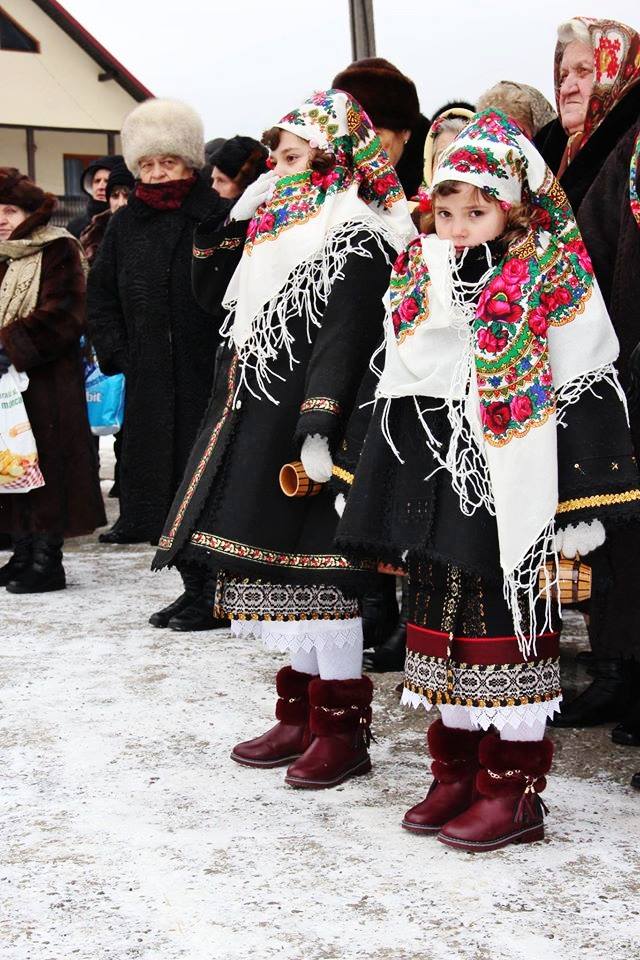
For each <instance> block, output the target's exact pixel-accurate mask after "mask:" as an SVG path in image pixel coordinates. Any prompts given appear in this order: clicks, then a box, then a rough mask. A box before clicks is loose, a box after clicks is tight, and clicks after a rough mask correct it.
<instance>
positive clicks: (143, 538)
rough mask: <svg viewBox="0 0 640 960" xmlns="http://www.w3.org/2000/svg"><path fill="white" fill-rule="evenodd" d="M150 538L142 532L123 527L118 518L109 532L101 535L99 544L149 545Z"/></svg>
mask: <svg viewBox="0 0 640 960" xmlns="http://www.w3.org/2000/svg"><path fill="white" fill-rule="evenodd" d="M150 540H151V537H150V536H149V534H147V533H145V532H144V531H142V530H132V529H130V528H128V527H125V526H124V525H123V524H122V521H121V520H120V518H119V517H118V519H117V520H116V522H115V523H114V525H113V526H112V527H111V529H110V530H107V531H106V532H105V533H101V534H100V535H99V537H98V542H99V543H149V542H150Z"/></svg>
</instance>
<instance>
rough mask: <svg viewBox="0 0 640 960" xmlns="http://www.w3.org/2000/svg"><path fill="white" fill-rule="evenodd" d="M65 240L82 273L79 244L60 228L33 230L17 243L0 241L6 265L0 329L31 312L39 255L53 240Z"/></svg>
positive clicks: (39, 269) (0, 293) (0, 297)
mask: <svg viewBox="0 0 640 960" xmlns="http://www.w3.org/2000/svg"><path fill="white" fill-rule="evenodd" d="M61 237H65V238H66V239H68V240H71V241H72V242H73V243H75V244H76V245H77V247H78V250H79V252H80V256H81V259H82V263H83V267H84V269H85V273H86V259H85V257H84V253H83V251H82V246H81V244H80V241H79V240H77V239H76V237H74V236H73V235H72V234H70V233H69V232H68V231H67V230H65V229H64V228H63V227H53V226H50V225H49V224H46V225H45V226H41V227H36V229H35V230H32V232H31V234H30V235H29V236H28V237H24V238H23V239H21V240H0V263H2V262H6V263H8V266H7V271H6V273H5V275H4V277H3V279H2V283H1V284H0V327H6V326H8V324H10V323H13V322H14V320H19V319H22V318H23V317H28V316H29V314H30V313H32V312H33V310H35V307H36V304H37V302H38V294H39V292H40V280H41V273H42V253H43V251H44V248H45V247H46V246H48V245H49V244H50V243H53V242H54V240H59V239H60V238H61Z"/></svg>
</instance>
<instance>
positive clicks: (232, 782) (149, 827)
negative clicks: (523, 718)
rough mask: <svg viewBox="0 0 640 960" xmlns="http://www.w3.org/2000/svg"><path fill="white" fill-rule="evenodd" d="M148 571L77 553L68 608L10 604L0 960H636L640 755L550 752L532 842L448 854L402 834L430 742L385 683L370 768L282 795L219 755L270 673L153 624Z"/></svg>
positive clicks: (55, 603)
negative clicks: (317, 788) (331, 786)
mask: <svg viewBox="0 0 640 960" xmlns="http://www.w3.org/2000/svg"><path fill="white" fill-rule="evenodd" d="M151 555H152V551H151V548H147V547H139V546H131V547H126V548H115V547H103V546H99V545H98V544H96V543H95V539H93V538H92V539H91V540H84V541H78V542H76V543H75V544H74V545H73V547H72V548H71V551H70V552H69V554H68V557H67V571H68V579H69V589H68V590H67V591H66V592H64V593H58V594H50V595H48V596H45V597H13V596H11V597H10V596H9V595H8V594H6V593H4V591H3V592H2V595H1V596H0V623H1V624H2V628H3V629H2V634H3V637H2V646H1V653H2V656H1V660H0V685H1V688H0V697H1V700H0V703H1V706H0V709H1V711H2V718H1V728H0V760H1V766H0V771H1V772H0V776H1V778H2V791H1V794H0V797H1V804H2V816H1V830H2V840H1V843H2V846H1V860H0V956H1V957H3V958H4V957H6V958H7V960H62V958H77V960H127V958H144V960H178V958H180V960H182V958H185V960H186V958H188V960H210V958H211V960H214V958H215V960H236V958H238V960H239V958H245V957H253V958H256V960H271V958H274V960H275V958H278V960H302V958H304V960H360V958H367V960H408V958H425V960H490V958H491V960H525V958H526V960H602V958H603V957H607V958H608V960H636V958H637V957H638V956H639V955H640V897H639V890H640V843H639V838H640V817H639V814H640V795H638V794H637V793H636V792H634V791H632V790H631V789H630V788H628V787H627V786H626V784H627V783H628V781H629V778H630V776H631V774H632V773H633V772H634V770H636V769H638V768H640V750H636V751H634V750H633V749H626V750H625V749H622V748H619V747H613V746H612V745H611V744H610V741H609V739H608V729H605V728H601V729H597V730H594V731H585V732H578V731H558V732H555V733H554V734H553V737H554V739H555V741H556V744H557V754H556V763H555V773H554V775H553V776H552V778H550V782H549V788H548V791H547V793H546V795H545V799H546V800H547V802H548V805H549V807H550V809H551V815H550V817H549V820H548V837H547V839H546V840H545V842H544V843H540V844H535V845H532V846H530V847H526V846H525V847H520V848H517V847H512V848H508V849H506V850H504V851H499V852H496V853H491V854H485V855H484V856H483V857H482V858H480V857H473V856H471V855H469V854H464V853H459V852H456V851H453V850H445V849H444V848H443V847H442V846H441V845H440V844H438V843H436V842H435V840H433V839H431V838H426V837H424V838H422V837H415V836H413V835H409V834H407V833H405V832H404V831H402V830H401V829H400V827H399V822H400V819H401V815H402V813H403V811H404V810H405V808H406V807H407V806H409V805H411V804H412V803H414V802H416V801H417V800H418V799H420V798H421V797H422V796H423V795H424V793H425V791H426V786H427V783H428V776H427V761H426V757H425V753H424V749H423V742H424V725H425V724H424V715H421V714H419V713H414V712H412V711H407V710H405V709H403V708H400V706H399V705H398V699H397V695H396V694H395V692H394V687H395V686H396V684H397V683H398V680H399V679H400V678H399V675H395V674H394V675H389V674H388V675H386V676H384V677H381V678H379V679H377V680H376V688H377V692H376V700H375V703H374V706H375V714H374V732H375V733H376V736H377V740H378V742H377V743H376V744H373V745H372V753H373V759H374V764H375V769H374V772H373V773H372V774H371V775H370V776H368V777H363V778H359V779H358V780H357V781H354V782H351V783H348V784H346V785H345V786H344V787H342V788H338V789H336V790H332V791H323V792H319V793H313V794H308V793H305V792H303V791H294V790H291V789H289V788H287V787H285V786H284V785H283V782H282V778H283V771H282V770H267V771H252V770H248V769H245V768H242V767H238V766H236V765H235V764H233V763H231V762H230V761H229V759H228V754H229V749H230V747H231V746H232V745H233V744H234V742H236V741H237V740H240V739H244V738H246V737H247V736H251V735H254V734H257V733H260V732H262V731H263V729H265V728H266V726H267V725H268V724H269V723H270V722H271V716H272V711H273V699H274V698H273V689H272V677H273V674H274V671H275V669H277V666H278V665H279V664H280V663H281V662H282V661H281V660H277V659H276V658H274V657H273V656H271V655H268V654H266V653H265V652H263V651H262V650H260V649H259V648H257V647H256V646H253V645H250V644H249V643H248V642H247V641H246V640H245V641H241V640H236V639H232V638H230V637H229V636H228V635H226V634H224V633H194V634H186V635H185V634H183V635H181V634H177V633H171V632H168V631H161V630H154V629H153V628H152V627H150V626H148V625H147V623H146V619H147V617H148V615H149V613H150V612H151V611H153V610H154V609H156V608H157V607H158V606H161V605H162V604H163V603H164V602H166V601H167V600H168V599H171V598H172V596H173V595H174V594H176V593H177V592H178V590H177V577H176V576H175V575H174V574H173V573H169V574H166V573H165V574H156V575H152V574H151V573H149V572H148V567H149V562H150V558H151ZM1 557H2V559H3V560H4V557H5V555H1ZM570 647H571V648H572V649H574V645H570ZM574 652H575V650H574Z"/></svg>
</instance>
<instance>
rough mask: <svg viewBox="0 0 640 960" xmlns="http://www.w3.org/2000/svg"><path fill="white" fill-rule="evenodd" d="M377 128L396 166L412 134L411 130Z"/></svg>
mask: <svg viewBox="0 0 640 960" xmlns="http://www.w3.org/2000/svg"><path fill="white" fill-rule="evenodd" d="M376 130H377V133H378V136H379V137H380V142H381V143H382V146H383V148H384V150H385V151H386V153H387V156H388V157H389V160H391V163H392V164H393V166H394V167H396V166H397V165H398V163H399V161H400V157H401V156H402V154H403V153H404V148H405V146H406V145H407V142H408V140H409V137H410V136H411V130H387V128H386V127H376Z"/></svg>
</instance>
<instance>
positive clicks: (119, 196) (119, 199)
mask: <svg viewBox="0 0 640 960" xmlns="http://www.w3.org/2000/svg"><path fill="white" fill-rule="evenodd" d="M128 202H129V190H128V188H127V187H116V188H115V189H114V190H112V191H111V195H110V197H109V210H111V213H115V212H116V210H119V209H120V207H126V205H127V204H128Z"/></svg>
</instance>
